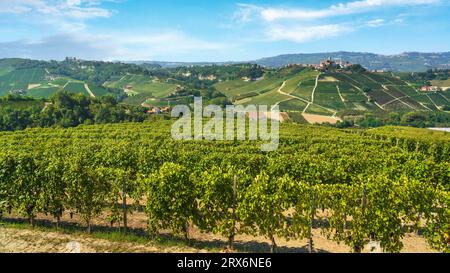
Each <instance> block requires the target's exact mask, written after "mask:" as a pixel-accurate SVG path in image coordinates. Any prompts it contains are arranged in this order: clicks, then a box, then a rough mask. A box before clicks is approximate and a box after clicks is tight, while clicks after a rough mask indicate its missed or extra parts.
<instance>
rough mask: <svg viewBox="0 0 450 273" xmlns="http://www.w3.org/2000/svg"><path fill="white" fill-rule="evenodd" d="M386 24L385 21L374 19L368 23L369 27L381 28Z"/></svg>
mask: <svg viewBox="0 0 450 273" xmlns="http://www.w3.org/2000/svg"><path fill="white" fill-rule="evenodd" d="M384 23H385V20H384V19H374V20H370V21H369V22H367V25H368V26H369V27H379V26H382V25H383V24H384Z"/></svg>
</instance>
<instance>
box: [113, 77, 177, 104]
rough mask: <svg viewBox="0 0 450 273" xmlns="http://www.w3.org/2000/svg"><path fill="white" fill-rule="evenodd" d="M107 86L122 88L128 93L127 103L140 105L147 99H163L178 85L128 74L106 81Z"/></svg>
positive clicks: (154, 78)
mask: <svg viewBox="0 0 450 273" xmlns="http://www.w3.org/2000/svg"><path fill="white" fill-rule="evenodd" d="M105 86H107V87H111V88H117V89H122V90H124V92H125V93H126V94H127V95H128V98H127V99H125V101H124V102H125V103H128V104H133V105H140V104H142V103H144V102H146V101H147V100H149V99H151V98H153V99H162V98H165V97H167V96H169V95H170V94H172V93H174V92H175V91H176V90H177V88H178V86H177V85H175V84H170V83H166V82H163V81H161V80H159V79H158V78H156V77H151V76H145V75H135V74H127V75H124V76H122V77H117V78H115V79H113V80H112V81H109V82H107V83H105Z"/></svg>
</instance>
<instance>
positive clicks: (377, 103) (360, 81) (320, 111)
mask: <svg viewBox="0 0 450 273" xmlns="http://www.w3.org/2000/svg"><path fill="white" fill-rule="evenodd" d="M289 69H290V68H283V69H280V70H278V71H277V72H275V73H271V74H270V75H266V76H265V77H264V78H263V79H261V80H258V81H251V82H248V81H247V82H246V81H244V80H233V81H224V82H220V83H217V84H216V85H215V87H216V88H217V89H218V90H219V91H221V92H222V93H224V94H225V95H226V96H228V97H229V98H230V99H231V100H232V101H233V102H234V103H235V104H242V105H249V104H266V105H270V106H274V105H279V106H280V110H281V111H286V112H300V113H302V114H313V115H323V116H330V117H336V116H337V115H338V114H339V113H341V112H343V111H349V110H350V111H359V112H369V111H370V112H374V111H375V112H391V111H404V112H406V111H441V110H443V109H444V108H445V107H448V106H450V92H448V91H440V92H421V91H419V90H418V89H417V88H416V87H415V86H414V85H412V84H411V83H409V82H405V81H402V80H400V79H399V78H398V77H396V76H395V75H394V74H391V73H371V72H367V71H362V72H351V71H340V70H336V71H331V72H327V73H323V72H322V73H321V72H318V71H315V70H313V69H311V68H305V69H303V70H301V71H300V72H295V73H291V74H289V73H287V72H286V71H288V70H289Z"/></svg>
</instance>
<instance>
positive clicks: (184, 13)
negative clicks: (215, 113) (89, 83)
mask: <svg viewBox="0 0 450 273" xmlns="http://www.w3.org/2000/svg"><path fill="white" fill-rule="evenodd" d="M449 14H450V0H351V1H344V0H320V1H317V0H315V1H313V0H303V1H292V0H291V1H280V0H277V1H275V0H265V1H245V0H240V1H232V0H191V1H186V0H184V1H182V0H164V1H148V0H0V58H2V57H25V58H33V59H56V60H60V59H63V58H64V57H65V56H75V57H79V58H84V59H97V60H127V61H129V60H161V61H245V60H253V59H257V58H261V57H268V56H274V55H279V54H287V53H313V52H331V51H341V50H345V51H359V52H373V53H381V54H396V53H401V52H405V51H421V52H437V51H450V19H449Z"/></svg>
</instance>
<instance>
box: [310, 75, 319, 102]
mask: <svg viewBox="0 0 450 273" xmlns="http://www.w3.org/2000/svg"><path fill="white" fill-rule="evenodd" d="M319 77H320V74H319V75H317V78H316V85H314V89H313V91H312V94H311V103H314V96H315V94H316V89H317V86H319Z"/></svg>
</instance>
